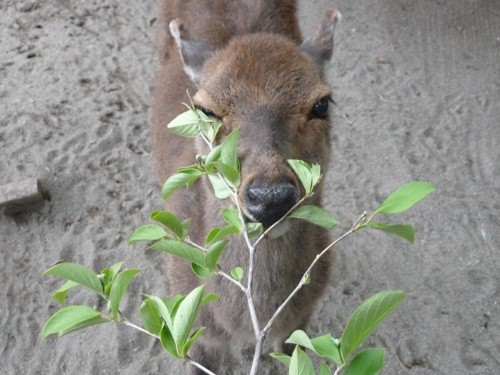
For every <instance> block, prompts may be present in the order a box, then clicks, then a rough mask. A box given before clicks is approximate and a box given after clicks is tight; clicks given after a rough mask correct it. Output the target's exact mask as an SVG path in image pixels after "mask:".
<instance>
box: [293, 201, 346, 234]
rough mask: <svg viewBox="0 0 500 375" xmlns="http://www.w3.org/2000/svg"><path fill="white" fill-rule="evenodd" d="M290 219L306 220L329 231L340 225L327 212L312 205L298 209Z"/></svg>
mask: <svg viewBox="0 0 500 375" xmlns="http://www.w3.org/2000/svg"><path fill="white" fill-rule="evenodd" d="M288 218H289V219H301V220H305V221H308V222H309V223H312V224H314V225H317V226H320V227H323V228H328V229H332V228H335V227H336V226H337V225H338V222H337V221H336V220H335V219H334V218H333V217H332V215H330V213H329V212H328V211H327V210H325V209H323V208H321V207H318V206H312V205H305V206H301V207H299V208H297V209H296V210H295V211H293V212H292V213H291V214H290V215H289V216H288Z"/></svg>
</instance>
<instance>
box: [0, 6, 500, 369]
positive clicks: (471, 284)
mask: <svg viewBox="0 0 500 375" xmlns="http://www.w3.org/2000/svg"><path fill="white" fill-rule="evenodd" d="M329 6H334V7H336V8H338V9H339V10H340V11H341V12H342V14H343V20H342V22H341V24H340V25H339V27H338V32H337V34H336V51H335V57H334V60H333V62H332V64H331V65H330V66H329V68H328V71H327V74H328V78H329V81H330V83H331V84H332V85H333V87H334V89H335V92H336V94H335V101H336V102H337V107H336V108H335V112H336V113H335V125H334V133H333V134H334V135H333V138H332V141H333V157H332V163H331V170H330V171H329V172H328V178H327V185H328V188H327V192H326V202H325V204H326V206H327V208H329V209H330V210H331V211H332V212H333V213H334V215H335V216H336V217H337V218H338V219H339V220H340V221H341V222H342V224H343V226H344V227H347V226H349V224H350V223H351V222H352V220H354V219H355V218H356V217H357V216H358V215H359V214H360V213H361V212H363V210H369V209H372V208H375V207H376V206H377V204H378V203H379V202H381V200H382V199H383V198H384V197H386V196H387V194H389V193H390V192H391V191H392V190H394V189H395V188H397V187H399V186H401V185H403V184H404V183H406V182H409V181H412V180H426V181H430V182H432V183H434V184H436V185H437V187H438V190H437V191H436V193H435V194H433V195H432V197H430V198H429V199H427V200H426V201H424V202H422V203H421V204H420V205H418V206H417V207H416V208H415V209H414V210H412V211H410V212H408V213H405V214H403V215H401V216H399V217H397V218H396V217H395V218H393V219H394V220H399V221H402V222H409V223H412V224H414V225H415V228H416V232H417V240H416V242H415V244H414V245H413V246H409V245H408V244H406V243H405V242H404V241H403V240H400V239H398V238H395V237H389V236H387V235H383V234H379V233H369V232H364V233H363V232H362V233H359V234H358V235H356V236H354V237H351V238H350V239H348V240H346V241H345V242H343V243H341V245H340V246H339V247H338V248H337V249H336V250H335V251H336V253H337V263H336V266H335V269H334V271H333V273H334V275H333V276H334V279H335V282H334V283H333V284H332V285H331V287H330V288H329V290H328V293H327V294H326V296H325V298H324V300H323V301H322V303H321V304H320V305H319V307H318V309H317V314H316V316H315V317H313V318H312V324H311V325H310V327H309V332H310V333H311V335H317V334H320V333H326V332H333V333H334V334H336V335H338V333H339V332H340V330H341V327H342V326H343V325H344V324H345V321H346V318H347V317H348V315H349V314H350V313H351V312H352V311H353V309H354V308H355V307H356V306H357V305H358V304H359V303H360V302H361V301H362V300H364V299H365V298H367V297H369V296H370V295H372V294H374V293H376V292H378V291H380V290H384V289H403V290H405V291H406V292H407V293H408V295H409V298H408V299H407V300H406V302H405V303H404V304H403V305H402V307H401V308H400V309H399V310H397V312H396V313H395V314H394V315H393V316H392V317H391V318H390V319H389V321H388V322H386V323H385V324H384V325H383V326H382V327H381V328H380V329H379V330H378V331H377V332H376V334H375V335H374V336H373V337H372V338H371V339H370V340H369V344H370V345H379V346H383V347H386V348H387V353H386V368H385V370H384V371H383V373H384V374H498V373H499V371H500V370H499V368H500V364H499V359H498V358H499V352H500V351H499V344H500V342H499V341H500V340H499V338H500V330H499V314H498V292H499V291H498V286H499V273H498V267H499V266H500V264H499V253H498V251H499V250H498V245H499V237H498V231H499V225H498V224H499V223H498V213H499V206H498V202H499V194H498V192H499V173H498V166H499V150H500V146H499V142H498V141H499V135H500V128H499V123H498V120H499V115H500V111H499V75H498V72H499V70H498V69H499V66H500V64H499V63H500V59H499V46H500V17H499V13H500V5H499V2H498V1H494V0H491V1H464V0H461V1H451V0H450V1H430V0H429V1H418V2H413V1H396V0H393V1H390V0H386V1H382V0H381V1H356V2H352V1H328V2H327V1H312V2H309V1H308V2H306V1H303V2H302V4H301V11H300V20H301V26H302V29H303V31H304V34H307V31H308V30H311V28H312V27H314V24H315V23H316V22H317V20H318V19H319V17H320V15H321V13H322V10H323V9H325V8H327V7H329ZM154 17H155V4H154V2H153V1H131V0H127V1H118V0H108V1H101V0H99V1H92V2H90V1H89V2H84V1H65V0H45V1H40V2H24V1H23V2H17V1H9V0H7V1H5V0H3V1H2V2H1V4H0V35H1V39H0V148H1V158H0V185H4V184H8V183H11V182H15V181H19V180H23V179H25V178H30V177H35V178H40V179H41V181H42V183H43V185H44V186H45V187H46V188H47V189H48V190H49V191H50V194H51V200H50V202H49V201H47V202H45V203H44V204H43V205H42V206H40V207H35V208H33V209H31V210H29V211H26V212H24V213H20V214H17V215H7V214H0V240H1V245H0V260H1V266H0V285H1V287H0V327H1V328H0V353H1V361H0V373H1V374H115V373H118V372H121V373H124V374H146V373H151V374H155V373H166V374H181V373H182V366H180V365H179V364H178V363H173V362H171V361H170V360H168V359H167V356H166V355H165V354H163V352H162V349H161V347H160V345H158V344H157V343H155V342H153V340H152V339H150V337H148V336H146V335H143V334H141V333H138V332H136V331H133V330H131V329H129V328H127V327H118V326H115V325H109V326H100V327H98V328H93V329H90V330H88V331H83V332H81V333H76V334H72V335H68V336H66V337H64V338H62V339H60V340H58V339H56V338H53V337H51V338H49V339H48V340H45V341H41V339H40V336H39V335H40V330H41V328H42V326H43V324H44V322H45V321H46V319H47V318H48V317H49V316H50V314H52V313H53V312H55V311H56V308H57V306H56V304H55V302H53V301H52V300H51V298H50V294H51V292H52V291H53V290H54V289H55V288H57V287H58V285H60V282H59V281H58V280H55V279H53V278H49V277H42V276H41V273H42V271H44V270H45V269H46V268H48V267H49V266H51V265H52V264H54V263H55V262H58V261H74V262H80V263H83V264H85V265H87V266H88V267H91V268H93V269H96V270H100V269H101V268H102V267H105V266H109V265H111V264H113V263H114V262H117V261H120V260H123V261H125V262H126V266H128V267H137V268H140V269H141V270H142V272H141V274H140V276H139V277H138V278H137V280H136V281H135V282H134V283H133V284H132V286H131V290H130V292H131V293H130V295H129V297H128V298H126V299H125V300H124V301H123V309H124V311H125V313H126V314H127V315H128V316H130V318H131V319H132V320H133V321H138V320H139V318H138V314H137V308H138V306H139V304H140V299H141V295H142V294H143V293H148V294H158V295H163V291H164V289H165V277H164V275H163V273H164V269H165V261H164V257H163V256H162V254H154V253H146V252H145V251H144V249H145V247H144V246H134V247H130V246H128V245H127V243H126V241H127V238H128V236H129V235H130V233H131V232H132V231H133V230H134V228H136V227H138V226H140V225H142V224H144V223H147V222H148V217H149V213H150V212H151V211H152V210H154V209H159V208H161V207H162V201H161V199H160V197H159V188H158V187H157V185H156V181H155V177H154V172H153V166H152V164H153V163H152V156H151V146H150V130H149V125H148V122H149V120H148V110H149V105H150V103H151V88H152V87H153V86H154V73H155V70H156V67H157V58H156V55H155V51H154V46H153V40H154V37H153V35H154V26H152V23H154V22H153V19H154ZM340 233H341V229H336V230H334V232H333V235H334V236H335V235H339V234H340ZM70 301H71V302H73V303H79V304H90V305H91V306H97V305H98V304H99V301H98V299H97V298H96V297H95V296H94V295H92V294H90V293H86V292H83V291H81V292H77V293H74V294H73V296H72V297H71V298H70ZM100 307H102V306H100ZM235 361H236V360H235ZM233 362H234V361H233ZM243 365H246V363H244V364H243ZM228 366H229V367H228V368H229V370H228V372H227V373H228V374H229V373H237V371H236V370H234V367H235V366H238V363H231V364H228ZM276 368H277V369H281V370H282V368H281V367H279V366H278V367H276ZM271 372H272V373H277V370H272V371H271ZM263 373H264V372H263Z"/></svg>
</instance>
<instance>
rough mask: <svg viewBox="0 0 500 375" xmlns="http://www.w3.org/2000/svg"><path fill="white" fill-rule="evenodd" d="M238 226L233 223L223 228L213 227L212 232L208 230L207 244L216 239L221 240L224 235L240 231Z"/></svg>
mask: <svg viewBox="0 0 500 375" xmlns="http://www.w3.org/2000/svg"><path fill="white" fill-rule="evenodd" d="M239 232H240V231H239V230H238V228H236V227H234V226H232V225H226V226H225V227H222V228H213V229H212V230H211V231H210V232H208V234H207V237H206V238H205V244H206V245H210V244H212V243H214V242H215V241H219V240H221V239H222V238H224V237H227V236H229V235H231V234H236V233H239Z"/></svg>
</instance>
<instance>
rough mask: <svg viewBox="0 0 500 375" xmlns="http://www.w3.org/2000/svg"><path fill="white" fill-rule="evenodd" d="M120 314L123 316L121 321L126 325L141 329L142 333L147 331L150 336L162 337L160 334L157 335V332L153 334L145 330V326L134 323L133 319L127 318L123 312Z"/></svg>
mask: <svg viewBox="0 0 500 375" xmlns="http://www.w3.org/2000/svg"><path fill="white" fill-rule="evenodd" d="M120 316H121V318H122V321H121V323H123V324H125V325H126V326H129V327H132V328H135V329H136V330H138V331H141V332H142V333H145V334H147V335H149V336H152V337H154V338H156V339H160V337H159V336H156V335H155V334H152V333H151V332H149V331H147V330H145V329H144V328H142V327H139V326H138V325H135V324H134V323H132V322H131V321H129V320H128V319H127V318H125V317H124V316H123V315H122V313H120Z"/></svg>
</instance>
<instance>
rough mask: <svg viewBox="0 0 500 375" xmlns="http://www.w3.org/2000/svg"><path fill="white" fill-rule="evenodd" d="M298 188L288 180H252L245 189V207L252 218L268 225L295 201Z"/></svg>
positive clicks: (286, 210) (284, 212)
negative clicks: (275, 181)
mask: <svg viewBox="0 0 500 375" xmlns="http://www.w3.org/2000/svg"><path fill="white" fill-rule="evenodd" d="M298 198H299V190H298V189H297V188H296V187H295V186H294V185H292V184H291V183H290V182H282V183H278V184H268V183H266V182H264V181H261V180H259V179H256V180H254V181H253V182H252V183H251V184H250V185H249V186H248V187H247V189H246V197H245V200H246V208H247V211H248V213H249V214H250V215H251V216H252V218H253V219H254V220H256V221H258V222H260V223H262V225H264V227H269V226H270V225H272V224H273V223H275V222H276V221H277V220H279V219H280V218H281V217H283V215H285V214H286V213H287V212H288V211H289V210H290V208H292V207H293V205H294V204H295V203H297V201H298Z"/></svg>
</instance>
